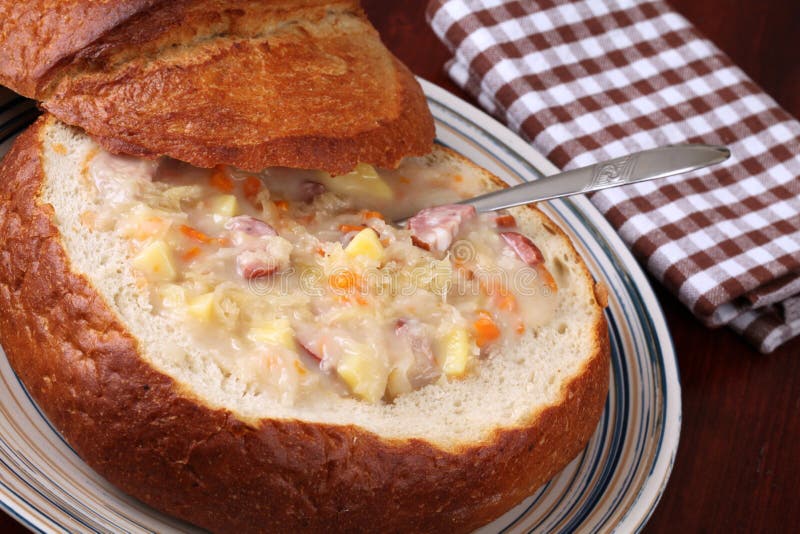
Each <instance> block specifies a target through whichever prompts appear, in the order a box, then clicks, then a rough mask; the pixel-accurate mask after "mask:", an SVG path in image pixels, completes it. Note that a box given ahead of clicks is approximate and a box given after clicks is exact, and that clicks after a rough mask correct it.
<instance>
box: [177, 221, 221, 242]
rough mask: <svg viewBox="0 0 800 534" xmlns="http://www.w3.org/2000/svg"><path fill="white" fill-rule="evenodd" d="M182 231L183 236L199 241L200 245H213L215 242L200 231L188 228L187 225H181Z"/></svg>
mask: <svg viewBox="0 0 800 534" xmlns="http://www.w3.org/2000/svg"><path fill="white" fill-rule="evenodd" d="M180 231H181V233H182V234H183V235H185V236H186V237H188V238H189V239H194V240H195V241H199V242H200V243H211V241H213V239H212V238H210V237H208V236H207V235H206V234H204V233H203V232H201V231H200V230H198V229H196V228H192V227H191V226H186V225H185V224H182V225H180Z"/></svg>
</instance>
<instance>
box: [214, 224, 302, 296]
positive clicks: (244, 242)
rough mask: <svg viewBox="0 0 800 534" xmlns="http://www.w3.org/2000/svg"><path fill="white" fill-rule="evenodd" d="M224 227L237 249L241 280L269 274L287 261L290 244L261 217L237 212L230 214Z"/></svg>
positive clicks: (286, 263)
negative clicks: (230, 216)
mask: <svg viewBox="0 0 800 534" xmlns="http://www.w3.org/2000/svg"><path fill="white" fill-rule="evenodd" d="M225 228H226V229H227V230H229V231H230V241H231V243H232V244H233V245H234V246H235V247H237V248H238V249H239V252H238V255H237V256H236V272H237V273H239V276H241V277H242V278H244V279H245V280H252V279H254V278H261V277H263V276H269V275H271V274H273V273H275V272H276V271H278V270H280V269H282V268H283V267H285V266H287V265H288V264H289V254H290V253H291V249H292V246H291V244H290V243H289V242H288V241H286V240H285V239H283V238H282V237H279V236H278V233H277V232H276V231H275V229H274V228H273V227H272V226H270V225H269V224H267V223H265V222H264V221H261V220H259V219H256V218H255V217H250V216H248V215H240V216H238V217H233V218H231V220H230V221H228V222H227V223H226V224H225Z"/></svg>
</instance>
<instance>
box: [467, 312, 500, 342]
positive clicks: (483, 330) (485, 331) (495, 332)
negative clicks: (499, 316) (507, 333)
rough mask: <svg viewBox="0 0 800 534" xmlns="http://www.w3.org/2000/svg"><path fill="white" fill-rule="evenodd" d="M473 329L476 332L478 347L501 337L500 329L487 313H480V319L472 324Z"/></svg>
mask: <svg viewBox="0 0 800 534" xmlns="http://www.w3.org/2000/svg"><path fill="white" fill-rule="evenodd" d="M472 328H473V329H474V330H475V343H477V344H478V347H483V346H484V345H486V344H488V343H490V342H492V341H494V340H495V339H497V338H498V337H500V329H499V328H498V327H497V324H496V323H495V322H494V319H492V316H491V315H490V314H489V312H486V311H480V312H478V318H477V319H476V320H475V322H474V323H472Z"/></svg>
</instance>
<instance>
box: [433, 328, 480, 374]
mask: <svg viewBox="0 0 800 534" xmlns="http://www.w3.org/2000/svg"><path fill="white" fill-rule="evenodd" d="M471 344H472V343H471V341H470V338H469V333H468V332H467V331H466V330H465V329H463V328H454V329H452V330H450V331H449V332H448V333H447V334H445V335H444V337H443V338H442V339H441V340H439V351H438V352H439V354H438V358H437V359H438V360H439V365H441V366H442V371H444V374H446V375H447V376H461V375H463V374H464V373H465V372H466V370H467V363H468V362H469V356H470V352H471V350H470V349H471Z"/></svg>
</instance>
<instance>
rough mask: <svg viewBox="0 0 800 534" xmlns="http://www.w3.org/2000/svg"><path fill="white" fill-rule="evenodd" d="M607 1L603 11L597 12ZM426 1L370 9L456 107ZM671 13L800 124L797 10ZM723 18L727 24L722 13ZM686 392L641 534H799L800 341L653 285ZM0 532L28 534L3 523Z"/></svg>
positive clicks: (715, 1) (750, 2) (696, 6)
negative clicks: (662, 480) (657, 498)
mask: <svg viewBox="0 0 800 534" xmlns="http://www.w3.org/2000/svg"><path fill="white" fill-rule="evenodd" d="M597 1H600V0H597ZM426 3H427V0H395V1H387V0H363V5H364V8H365V9H366V11H367V13H368V15H369V17H370V19H371V20H372V22H373V23H374V24H375V26H376V27H377V28H378V30H379V31H380V33H381V35H382V37H383V39H384V41H385V43H386V45H387V46H388V47H389V48H390V49H391V50H392V51H393V52H394V53H395V54H396V55H397V56H398V57H399V58H400V59H401V60H403V61H404V62H405V63H406V64H407V65H408V66H409V67H410V68H411V70H412V71H414V73H415V74H417V75H419V76H422V77H423V78H426V79H428V80H430V81H432V82H434V83H436V84H438V85H440V86H442V87H444V88H446V89H448V90H450V91H452V92H453V93H455V94H457V95H459V96H460V97H462V98H464V99H466V100H468V101H471V102H472V101H473V100H472V99H471V98H469V97H468V96H467V95H465V94H464V93H463V92H462V91H460V90H458V88H456V87H455V86H454V85H453V83H452V82H451V81H450V80H449V79H448V77H447V75H446V74H445V72H444V70H443V65H444V63H445V61H446V60H447V59H448V58H449V54H448V52H447V50H446V49H445V47H444V46H443V45H442V44H441V43H440V42H439V41H438V40H437V38H436V37H435V36H434V34H433V32H432V31H431V30H430V28H429V27H428V25H427V24H426V23H425V17H424V9H425V4H426ZM673 5H674V6H675V7H676V8H677V9H678V10H679V11H680V12H682V13H683V14H684V15H686V16H687V17H688V18H689V19H690V20H691V21H693V22H694V23H695V24H696V25H698V26H699V27H700V28H701V30H703V31H704V32H705V33H706V34H707V35H708V36H709V37H710V38H711V39H712V40H713V41H714V42H716V43H717V45H719V46H720V47H721V48H722V49H723V50H725V51H726V52H727V53H728V54H730V55H731V57H733V59H734V61H735V62H737V63H738V64H739V65H740V66H741V67H742V68H743V69H744V70H745V71H746V72H747V73H748V74H749V75H750V76H752V77H753V78H754V79H755V80H756V81H757V82H759V83H760V84H761V85H762V86H763V87H764V88H765V89H766V90H767V92H769V93H770V94H771V95H773V96H774V97H775V98H776V99H777V100H778V101H779V102H780V103H781V104H782V105H783V106H784V107H786V108H787V109H788V110H789V111H790V112H791V113H793V114H794V115H795V116H800V60H798V59H797V51H798V50H800V2H797V1H796V0H773V1H770V0H766V1H763V0H739V1H738V2H736V3H735V9H734V8H733V5H734V3H732V2H728V1H725V0H705V1H703V2H696V1H694V0H675V1H673ZM723 10H724V14H722V15H721V13H722V12H723ZM653 285H654V286H655V289H656V293H657V295H658V299H659V302H660V303H661V306H662V308H663V309H664V313H665V315H666V317H667V323H668V324H669V328H670V331H671V332H672V336H673V340H674V342H675V349H676V352H677V355H678V364H679V368H680V373H681V381H682V386H683V427H682V429H681V441H680V448H679V450H678V456H677V459H676V462H675V467H674V469H673V472H672V477H671V478H670V482H669V485H668V486H667V489H666V492H665V493H664V496H663V497H662V499H661V502H660V504H659V505H658V508H657V509H656V511H655V513H654V514H653V516H652V518H651V519H650V522H649V523H648V525H647V527H646V528H645V532H648V533H656V532H665V533H666V532H669V533H672V532H785V531H791V530H797V529H798V528H800V505H799V504H798V491H800V490H799V489H798V488H799V487H800V339H797V340H794V341H793V342H791V343H789V344H788V345H786V346H784V347H782V348H781V349H780V350H778V351H776V352H775V353H773V354H771V355H769V356H763V355H761V354H759V353H758V352H756V351H755V350H753V349H752V348H750V347H749V346H748V345H747V344H746V343H745V342H744V341H743V340H742V339H740V338H739V337H738V336H736V335H735V334H733V333H732V332H730V331H728V330H725V329H722V330H715V331H711V330H708V329H706V328H705V327H703V326H702V325H701V324H700V323H699V322H698V321H697V320H695V319H694V318H693V317H692V316H691V315H690V314H689V313H688V311H687V310H686V309H685V308H684V307H683V306H682V305H681V304H680V303H679V302H678V301H677V299H676V298H675V297H673V296H672V295H671V294H669V293H668V292H667V291H665V290H664V289H662V288H660V287H659V286H658V284H657V283H656V282H655V281H653ZM0 529H1V530H2V532H24V529H23V528H22V527H21V526H19V525H18V524H17V523H15V522H14V520H13V519H11V518H10V517H8V516H6V515H5V514H2V515H0Z"/></svg>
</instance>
